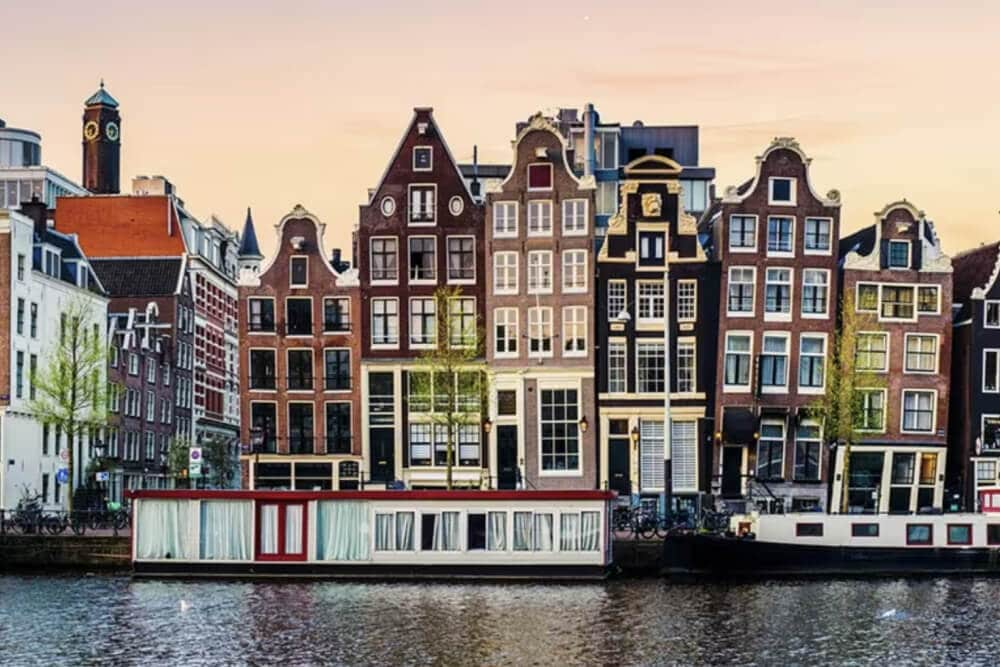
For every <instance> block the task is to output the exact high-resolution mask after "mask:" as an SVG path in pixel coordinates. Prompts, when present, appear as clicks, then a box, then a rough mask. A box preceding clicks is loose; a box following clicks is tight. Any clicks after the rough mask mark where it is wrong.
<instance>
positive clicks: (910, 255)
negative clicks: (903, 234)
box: [885, 239, 916, 307]
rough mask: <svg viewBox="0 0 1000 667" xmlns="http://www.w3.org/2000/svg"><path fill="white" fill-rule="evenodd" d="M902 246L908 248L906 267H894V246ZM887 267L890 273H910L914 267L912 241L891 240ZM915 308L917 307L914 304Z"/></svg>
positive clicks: (887, 251)
mask: <svg viewBox="0 0 1000 667" xmlns="http://www.w3.org/2000/svg"><path fill="white" fill-rule="evenodd" d="M893 245H897V246H898V245H902V246H905V247H906V266H893V265H892V246H893ZM885 261H886V267H885V268H887V269H889V270H890V271H909V270H910V267H912V266H913V245H912V244H911V243H910V241H902V240H899V239H889V246H888V248H886V257H885ZM914 307H916V305H915V304H914Z"/></svg>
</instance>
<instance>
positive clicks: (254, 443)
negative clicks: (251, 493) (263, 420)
mask: <svg viewBox="0 0 1000 667" xmlns="http://www.w3.org/2000/svg"><path fill="white" fill-rule="evenodd" d="M263 446H264V429H262V428H260V427H259V426H254V427H253V428H251V429H250V450H251V451H252V452H253V474H252V475H251V476H250V488H253V489H256V488H257V466H258V465H260V449H261V447H263Z"/></svg>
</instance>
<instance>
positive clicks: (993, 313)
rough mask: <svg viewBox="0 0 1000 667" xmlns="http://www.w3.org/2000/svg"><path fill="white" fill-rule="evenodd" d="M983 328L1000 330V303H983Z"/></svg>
mask: <svg viewBox="0 0 1000 667" xmlns="http://www.w3.org/2000/svg"><path fill="white" fill-rule="evenodd" d="M983 326H984V327H986V328H987V329H997V328H1000V301H984V302H983Z"/></svg>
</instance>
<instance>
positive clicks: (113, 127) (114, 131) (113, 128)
mask: <svg viewBox="0 0 1000 667" xmlns="http://www.w3.org/2000/svg"><path fill="white" fill-rule="evenodd" d="M104 134H105V135H107V137H108V139H110V140H111V141H118V125H117V124H115V123H108V124H107V125H105V126H104Z"/></svg>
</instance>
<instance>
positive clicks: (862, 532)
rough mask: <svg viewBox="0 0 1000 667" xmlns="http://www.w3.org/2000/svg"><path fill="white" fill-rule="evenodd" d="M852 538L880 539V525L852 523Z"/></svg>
mask: <svg viewBox="0 0 1000 667" xmlns="http://www.w3.org/2000/svg"><path fill="white" fill-rule="evenodd" d="M851 537H878V524H877V523H852V524H851Z"/></svg>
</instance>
